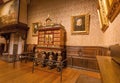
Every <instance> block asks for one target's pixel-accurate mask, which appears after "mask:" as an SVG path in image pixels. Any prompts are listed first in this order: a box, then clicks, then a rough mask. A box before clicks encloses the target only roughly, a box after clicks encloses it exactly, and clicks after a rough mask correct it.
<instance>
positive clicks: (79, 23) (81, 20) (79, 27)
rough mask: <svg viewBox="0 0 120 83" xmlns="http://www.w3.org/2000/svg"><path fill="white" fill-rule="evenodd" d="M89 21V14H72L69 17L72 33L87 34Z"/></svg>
mask: <svg viewBox="0 0 120 83" xmlns="http://www.w3.org/2000/svg"><path fill="white" fill-rule="evenodd" d="M89 23H90V15H89V14H85V15H77V16H72V17H71V24H72V25H71V26H72V27H71V32H72V34H81V35H87V34H89Z"/></svg>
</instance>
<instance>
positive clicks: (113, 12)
mask: <svg viewBox="0 0 120 83" xmlns="http://www.w3.org/2000/svg"><path fill="white" fill-rule="evenodd" d="M108 5H109V11H108V15H107V16H108V19H109V20H110V22H113V20H114V19H115V17H116V16H117V15H118V14H119V12H120V1H119V0H108Z"/></svg>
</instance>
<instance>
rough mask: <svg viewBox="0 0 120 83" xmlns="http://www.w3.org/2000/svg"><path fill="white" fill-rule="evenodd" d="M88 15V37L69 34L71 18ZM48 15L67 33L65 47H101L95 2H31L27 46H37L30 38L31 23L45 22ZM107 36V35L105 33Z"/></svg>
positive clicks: (34, 40) (33, 37) (66, 0)
mask: <svg viewBox="0 0 120 83" xmlns="http://www.w3.org/2000/svg"><path fill="white" fill-rule="evenodd" d="M87 13H88V14H90V30H89V35H80V34H78V35H72V34H71V16H75V15H82V14H87ZM48 14H49V15H50V17H51V18H52V19H53V21H54V22H61V24H62V25H63V26H64V27H65V30H66V33H67V42H66V44H67V46H103V45H104V42H107V41H104V38H105V37H103V36H104V34H103V32H102V31H101V30H100V25H99V19H98V14H97V0H31V4H30V5H29V7H28V25H29V27H30V30H29V32H28V39H27V43H28V44H37V41H38V40H37V36H32V23H35V22H40V21H41V22H43V23H44V22H45V19H46V18H47V16H48ZM106 35H107V33H106Z"/></svg>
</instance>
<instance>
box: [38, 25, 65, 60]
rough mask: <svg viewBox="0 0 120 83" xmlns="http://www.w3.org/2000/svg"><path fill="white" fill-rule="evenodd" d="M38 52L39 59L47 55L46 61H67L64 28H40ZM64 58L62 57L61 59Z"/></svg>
mask: <svg viewBox="0 0 120 83" xmlns="http://www.w3.org/2000/svg"><path fill="white" fill-rule="evenodd" d="M37 51H38V52H39V53H43V52H44V53H43V54H40V55H39V57H41V58H42V55H43V56H44V54H46V59H48V61H49V60H51V56H50V55H53V56H52V60H54V61H58V60H61V61H63V60H65V59H66V55H65V29H64V27H63V26H52V27H40V29H39V31H38V45H37ZM59 55H60V56H62V57H59Z"/></svg>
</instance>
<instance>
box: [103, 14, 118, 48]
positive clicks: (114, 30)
mask: <svg viewBox="0 0 120 83" xmlns="http://www.w3.org/2000/svg"><path fill="white" fill-rule="evenodd" d="M104 44H105V46H110V45H114V44H120V14H119V15H118V16H117V17H116V18H115V20H114V21H113V22H112V23H110V25H109V28H108V29H107V30H106V32H105V33H104Z"/></svg>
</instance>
